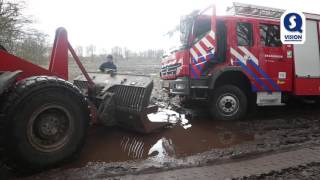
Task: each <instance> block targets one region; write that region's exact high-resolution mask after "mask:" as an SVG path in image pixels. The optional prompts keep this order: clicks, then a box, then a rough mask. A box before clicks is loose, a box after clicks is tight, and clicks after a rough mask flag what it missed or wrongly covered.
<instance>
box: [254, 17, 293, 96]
mask: <svg viewBox="0 0 320 180" xmlns="http://www.w3.org/2000/svg"><path fill="white" fill-rule="evenodd" d="M256 33H257V34H259V38H258V47H259V49H260V51H259V52H260V53H259V59H260V64H259V66H260V69H261V75H262V78H263V80H264V82H265V84H266V85H267V86H268V87H269V89H270V90H271V91H272V92H280V91H291V90H292V71H293V61H292V48H293V47H292V45H282V43H281V40H280V25H279V24H278V22H274V21H260V22H258V27H257V32H256Z"/></svg>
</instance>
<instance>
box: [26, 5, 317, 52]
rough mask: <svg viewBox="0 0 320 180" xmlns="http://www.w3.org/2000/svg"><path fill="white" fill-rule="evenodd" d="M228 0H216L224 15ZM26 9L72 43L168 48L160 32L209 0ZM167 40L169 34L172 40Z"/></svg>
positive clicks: (314, 9) (310, 8)
mask: <svg viewBox="0 0 320 180" xmlns="http://www.w3.org/2000/svg"><path fill="white" fill-rule="evenodd" d="M232 2H233V1H232V0H216V5H217V12H218V14H220V15H223V14H224V12H225V10H226V7H227V6H230V5H231V4H232ZM236 2H242V3H249V4H255V5H263V6H269V7H274V8H280V9H294V8H299V10H301V11H305V12H312V13H318V14H320V8H319V6H318V5H317V4H318V3H317V1H316V0H264V1H261V0H260V1H258V0H238V1H236ZM26 3H27V9H26V14H28V15H32V16H33V18H34V19H35V20H36V25H35V27H36V28H37V29H39V30H41V31H43V32H45V33H47V34H49V35H50V38H51V40H52V38H53V36H54V32H55V29H56V28H57V27H60V26H63V27H65V28H66V29H67V30H68V33H69V40H70V42H71V44H72V45H73V46H77V45H82V46H87V45H90V44H94V45H96V46H97V48H98V49H99V51H101V50H102V49H110V48H111V47H113V46H122V47H128V48H130V49H133V50H139V49H148V48H154V49H157V48H162V49H165V48H168V46H170V45H171V44H172V43H171V42H170V41H169V40H168V39H169V38H168V37H166V36H164V34H166V32H168V31H169V30H171V29H173V28H174V27H175V25H177V24H178V23H179V18H180V16H181V15H184V14H188V13H190V12H191V11H192V10H194V9H199V8H205V7H206V6H208V5H210V4H212V3H214V1H213V0H26ZM171 41H172V40H171Z"/></svg>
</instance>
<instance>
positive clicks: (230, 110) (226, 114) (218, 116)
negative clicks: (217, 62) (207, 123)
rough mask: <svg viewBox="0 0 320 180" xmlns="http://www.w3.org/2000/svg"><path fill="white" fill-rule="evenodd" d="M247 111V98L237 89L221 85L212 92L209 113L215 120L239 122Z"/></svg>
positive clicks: (232, 86)
mask: <svg viewBox="0 0 320 180" xmlns="http://www.w3.org/2000/svg"><path fill="white" fill-rule="evenodd" d="M247 109H248V97H247V95H246V94H245V93H244V92H243V91H242V90H241V89H240V88H239V87H237V86H234V85H223V86H221V87H218V88H217V89H216V90H214V92H213V94H212V97H211V101H210V112H211V115H212V116H213V118H214V119H215V120H223V121H234V120H240V119H242V118H243V117H244V116H245V115H246V113H247Z"/></svg>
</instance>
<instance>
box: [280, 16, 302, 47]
mask: <svg viewBox="0 0 320 180" xmlns="http://www.w3.org/2000/svg"><path fill="white" fill-rule="evenodd" d="M280 23H281V29H280V31H281V32H280V34H281V41H282V43H283V44H303V43H304V42H305V39H306V38H305V37H306V35H305V34H306V33H305V25H306V18H305V16H304V14H303V13H301V12H291V11H286V12H285V13H283V14H282V16H281V22H280Z"/></svg>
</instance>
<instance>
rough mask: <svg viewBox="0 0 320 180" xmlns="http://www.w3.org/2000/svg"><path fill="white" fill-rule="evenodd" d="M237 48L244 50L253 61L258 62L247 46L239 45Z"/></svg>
mask: <svg viewBox="0 0 320 180" xmlns="http://www.w3.org/2000/svg"><path fill="white" fill-rule="evenodd" d="M239 49H240V50H241V51H242V52H244V53H245V54H246V55H247V56H249V57H250V58H251V59H252V60H253V61H254V63H256V64H259V60H258V59H257V58H256V57H255V56H254V55H253V54H252V53H251V52H250V51H249V50H248V49H247V48H245V47H243V46H239Z"/></svg>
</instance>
